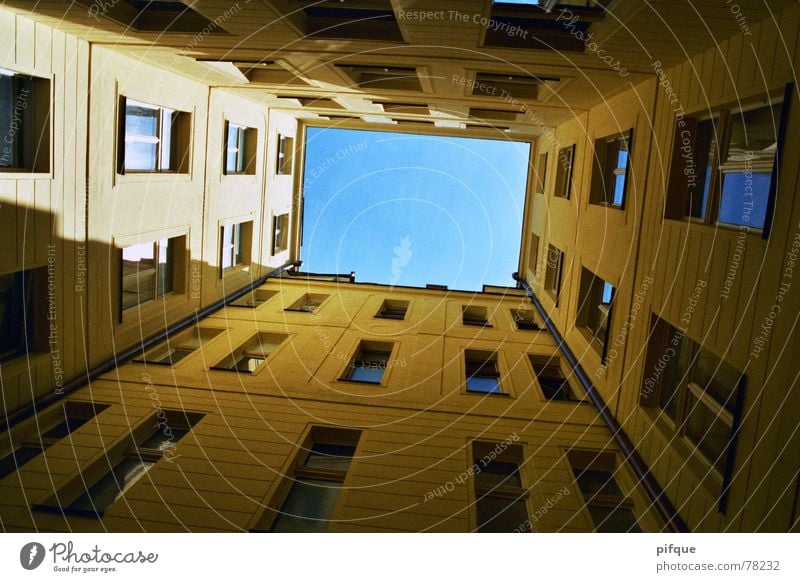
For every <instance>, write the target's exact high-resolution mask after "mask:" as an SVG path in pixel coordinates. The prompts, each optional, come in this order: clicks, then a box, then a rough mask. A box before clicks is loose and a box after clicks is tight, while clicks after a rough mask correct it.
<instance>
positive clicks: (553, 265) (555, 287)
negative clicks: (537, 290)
mask: <svg viewBox="0 0 800 582" xmlns="http://www.w3.org/2000/svg"><path fill="white" fill-rule="evenodd" d="M563 271H564V253H563V252H562V251H560V250H558V249H557V248H556V247H554V246H553V245H547V266H546V269H545V273H544V290H545V291H547V293H548V294H549V295H550V297H552V299H553V301H555V302H556V305H558V299H559V295H560V294H561V276H562V273H563Z"/></svg>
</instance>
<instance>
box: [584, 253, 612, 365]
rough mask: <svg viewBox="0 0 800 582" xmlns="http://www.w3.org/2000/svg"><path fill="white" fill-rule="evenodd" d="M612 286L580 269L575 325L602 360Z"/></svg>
mask: <svg viewBox="0 0 800 582" xmlns="http://www.w3.org/2000/svg"><path fill="white" fill-rule="evenodd" d="M614 293H615V289H614V286H613V285H612V284H611V283H609V282H608V281H604V280H603V279H601V278H600V277H598V276H597V275H595V274H594V273H592V272H591V271H589V270H588V269H586V268H585V267H584V268H583V269H581V289H580V298H579V305H578V316H577V318H576V321H575V325H576V327H579V328H582V329H583V330H584V332H585V335H586V336H587V337H588V339H589V340H590V341H591V343H592V345H593V346H594V347H595V349H596V350H597V351H598V352H599V353H600V354H601V356H602V358H603V361H605V358H606V351H607V349H608V338H609V329H610V326H611V324H610V322H611V312H612V307H613V303H614Z"/></svg>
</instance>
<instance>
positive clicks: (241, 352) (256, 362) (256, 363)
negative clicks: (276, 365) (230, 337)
mask: <svg viewBox="0 0 800 582" xmlns="http://www.w3.org/2000/svg"><path fill="white" fill-rule="evenodd" d="M287 337H288V336H287V335H285V334H280V333H266V332H259V333H257V334H255V335H254V336H252V337H251V338H250V339H249V340H247V341H246V342H245V343H243V344H242V345H240V346H239V347H238V348H236V349H234V350H233V352H231V354H230V355H229V356H227V357H225V358H224V359H223V360H222V361H220V362H218V363H217V364H216V365H215V366H212V369H213V370H223V371H227V372H242V373H245V374H254V373H256V372H258V371H259V370H260V369H261V367H262V366H263V365H264V363H265V362H266V361H267V358H268V357H269V356H270V355H272V354H273V353H274V352H275V350H277V349H278V347H279V346H280V345H281V344H282V343H283V342H284V341H286V339H287Z"/></svg>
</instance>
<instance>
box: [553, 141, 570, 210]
mask: <svg viewBox="0 0 800 582" xmlns="http://www.w3.org/2000/svg"><path fill="white" fill-rule="evenodd" d="M574 157H575V146H574V145H571V146H567V147H565V148H561V149H560V150H558V165H557V166H556V185H555V189H554V190H553V196H556V197H558V198H569V196H570V194H571V192H572V164H573V158H574Z"/></svg>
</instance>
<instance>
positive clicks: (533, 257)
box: [528, 233, 539, 275]
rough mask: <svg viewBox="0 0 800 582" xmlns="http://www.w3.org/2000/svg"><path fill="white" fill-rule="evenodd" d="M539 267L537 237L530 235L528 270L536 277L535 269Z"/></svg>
mask: <svg viewBox="0 0 800 582" xmlns="http://www.w3.org/2000/svg"><path fill="white" fill-rule="evenodd" d="M538 265H539V237H538V236H537V235H535V234H533V233H531V244H530V246H529V247H528V269H530V272H531V273H532V274H533V275H536V268H537V267H538Z"/></svg>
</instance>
